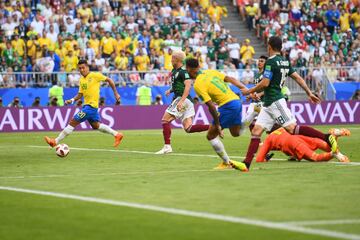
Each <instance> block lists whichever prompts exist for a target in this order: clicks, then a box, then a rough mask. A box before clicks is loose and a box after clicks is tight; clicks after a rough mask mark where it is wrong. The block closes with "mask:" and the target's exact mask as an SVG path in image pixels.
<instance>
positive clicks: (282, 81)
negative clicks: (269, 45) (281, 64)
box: [280, 68, 289, 88]
mask: <svg viewBox="0 0 360 240" xmlns="http://www.w3.org/2000/svg"><path fill="white" fill-rule="evenodd" d="M280 72H281V82H280V87H281V88H282V87H283V86H284V83H285V80H286V78H287V76H288V73H289V69H285V68H281V69H280Z"/></svg>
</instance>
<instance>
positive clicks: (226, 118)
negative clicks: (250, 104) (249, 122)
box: [213, 100, 242, 128]
mask: <svg viewBox="0 0 360 240" xmlns="http://www.w3.org/2000/svg"><path fill="white" fill-rule="evenodd" d="M218 112H219V120H220V125H221V127H222V128H229V127H232V126H236V125H241V114H242V104H241V101H240V100H233V101H231V102H228V103H226V104H224V105H222V106H221V107H219V108H218ZM213 123H214V122H213Z"/></svg>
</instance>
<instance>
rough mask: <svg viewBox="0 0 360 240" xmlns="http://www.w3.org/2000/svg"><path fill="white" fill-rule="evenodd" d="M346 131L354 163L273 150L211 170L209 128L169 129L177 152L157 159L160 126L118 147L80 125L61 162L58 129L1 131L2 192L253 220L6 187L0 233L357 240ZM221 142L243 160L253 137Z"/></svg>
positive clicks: (4, 239) (359, 219) (358, 192)
mask: <svg viewBox="0 0 360 240" xmlns="http://www.w3.org/2000/svg"><path fill="white" fill-rule="evenodd" d="M339 127H345V126H339ZM346 127H348V128H350V130H351V131H352V135H351V136H350V137H343V138H341V139H339V145H340V149H341V151H342V152H343V153H345V154H346V155H348V156H349V158H350V160H351V161H352V162H354V163H355V164H353V165H344V164H337V163H336V161H335V160H332V161H331V162H330V163H310V162H306V161H302V162H288V161H286V160H285V156H284V155H283V154H280V153H278V152H276V153H275V156H274V158H276V160H273V161H271V162H269V163H254V164H253V166H252V169H251V171H250V172H249V173H242V172H239V171H235V170H223V171H219V170H213V168H214V167H215V166H216V165H217V164H218V163H219V162H220V160H219V158H217V157H215V153H214V152H213V150H212V148H211V146H210V145H209V143H208V142H207V141H206V139H205V133H198V134H191V135H190V134H186V133H185V132H184V131H182V130H179V129H178V130H173V132H172V146H173V150H174V154H169V155H165V156H158V155H155V154H150V153H152V152H156V151H158V150H159V149H160V148H161V147H162V145H163V143H162V142H163V140H162V132H161V130H144V131H142V130H137V131H124V132H123V133H124V135H125V137H124V139H123V142H122V143H121V145H120V147H119V148H118V149H117V150H114V148H113V147H112V144H113V138H112V137H111V136H110V135H105V134H103V133H99V132H97V131H87V132H81V131H78V132H74V133H73V134H72V135H71V136H69V137H68V138H66V139H65V140H64V141H63V142H64V143H66V144H68V145H69V146H70V148H72V149H71V151H70V154H69V156H68V157H66V158H64V159H62V158H59V157H57V156H56V155H55V151H54V150H49V148H48V147H47V146H46V144H45V142H44V141H43V136H44V135H49V136H52V137H55V136H56V135H57V132H51V133H1V134H0V188H1V187H13V188H21V189H31V190H39V191H45V192H52V193H63V194H72V195H76V196H81V197H92V198H97V199H105V200H113V201H119V202H128V203H131V204H133V203H137V204H142V205H141V206H144V205H150V206H158V207H162V208H165V209H170V208H171V209H173V208H175V209H178V210H179V209H180V210H188V211H191V212H202V213H206V214H217V215H216V216H223V217H224V218H226V217H228V216H232V217H235V218H241V219H245V221H247V220H246V219H248V220H249V224H248V222H245V223H238V222H229V221H223V220H222V219H219V220H214V219H210V218H209V217H207V215H205V217H194V216H187V215H186V214H185V215H178V214H172V213H169V212H166V211H167V210H166V211H165V212H159V211H153V210H146V209H139V208H134V207H127V206H117V205H111V204H104V203H98V202H89V201H81V200H77V199H71V198H60V197H57V196H46V195H39V194H33V193H24V192H16V191H8V190H0V239H1V240H10V239H11V240H13V239H37V240H41V239H51V240H54V239H76V240H79V239H87V240H92V239H276V240H278V239H336V238H343V239H360V200H359V199H360V126H359V125H348V126H346ZM318 128H319V129H321V130H323V131H326V130H327V129H328V128H330V126H318ZM223 142H224V144H225V147H226V149H227V152H228V153H229V155H230V156H234V158H233V159H234V160H240V159H241V158H240V157H241V156H244V155H245V154H246V149H247V146H248V143H249V133H248V132H247V133H246V134H245V135H244V136H241V137H239V138H232V137H231V136H230V134H229V133H228V132H226V134H225V138H224V140H223ZM281 159H283V160H281ZM356 163H358V164H356ZM253 220H254V221H255V220H259V221H264V222H265V223H270V226H262V225H261V222H260V224H258V225H256V224H255V225H254V224H252V222H251V221H253ZM312 221H314V222H312ZM321 221H324V222H321ZM280 223H282V224H283V225H281V224H280ZM271 224H273V225H275V226H278V225H277V224H280V225H281V226H283V227H281V228H280V229H279V228H276V227H273V225H271ZM294 228H295V229H300V230H299V231H297V230H293V229H294ZM304 229H305V230H304ZM308 230H310V231H312V230H314V232H312V233H306V231H308ZM322 230H324V231H322ZM323 232H325V234H322V233H323Z"/></svg>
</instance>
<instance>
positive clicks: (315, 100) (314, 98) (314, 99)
mask: <svg viewBox="0 0 360 240" xmlns="http://www.w3.org/2000/svg"><path fill="white" fill-rule="evenodd" d="M290 77H291V78H292V79H294V80H295V81H296V82H297V84H299V85H300V87H301V88H302V89H304V91H305V92H306V94H307V95H308V97H309V100H310V101H311V102H312V103H320V102H321V100H320V99H319V98H318V97H317V96H315V95H314V94H313V93H312V92H311V90H310V88H309V87H308V86H307V85H306V83H305V80H304V79H303V78H302V77H301V76H300V75H299V74H298V73H297V72H293V73H292V74H291V75H290Z"/></svg>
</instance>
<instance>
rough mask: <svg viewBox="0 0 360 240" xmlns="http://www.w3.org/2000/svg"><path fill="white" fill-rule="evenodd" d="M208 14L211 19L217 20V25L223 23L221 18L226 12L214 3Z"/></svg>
mask: <svg viewBox="0 0 360 240" xmlns="http://www.w3.org/2000/svg"><path fill="white" fill-rule="evenodd" d="M207 14H208V15H209V17H210V19H215V21H216V23H219V22H220V21H221V17H222V16H223V15H224V10H223V8H222V7H220V6H218V4H217V2H216V1H213V2H212V5H211V6H210V7H209V8H208V10H207Z"/></svg>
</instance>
